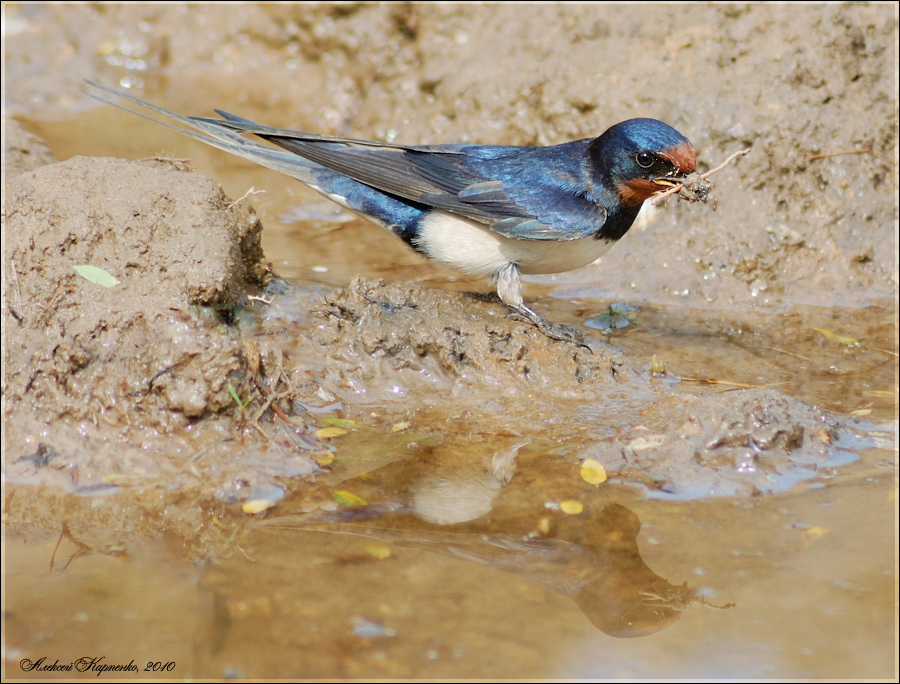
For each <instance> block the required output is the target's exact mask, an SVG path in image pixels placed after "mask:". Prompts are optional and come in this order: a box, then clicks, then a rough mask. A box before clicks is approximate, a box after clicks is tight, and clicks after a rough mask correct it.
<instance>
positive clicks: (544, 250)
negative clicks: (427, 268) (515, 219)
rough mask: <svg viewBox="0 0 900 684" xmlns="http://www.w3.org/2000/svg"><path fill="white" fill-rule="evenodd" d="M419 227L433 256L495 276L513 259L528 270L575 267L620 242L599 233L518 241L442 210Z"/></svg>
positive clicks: (471, 271) (419, 239)
mask: <svg viewBox="0 0 900 684" xmlns="http://www.w3.org/2000/svg"><path fill="white" fill-rule="evenodd" d="M419 228H420V230H419V236H418V237H417V238H416V245H417V246H418V247H419V248H420V249H421V250H422V251H424V252H425V253H426V254H427V255H428V256H429V257H430V258H431V259H434V260H435V261H439V262H441V263H442V264H447V265H448V266H453V267H454V268H457V269H459V270H460V271H463V272H464V273H468V274H470V275H475V276H491V275H493V274H494V273H496V272H497V271H498V269H500V268H501V267H503V266H505V265H506V264H510V263H512V264H517V265H518V267H519V270H520V271H521V272H522V273H535V274H541V273H561V272H563V271H574V270H575V269H576V268H581V267H582V266H587V265H588V264H590V263H593V262H594V261H596V260H597V259H599V258H600V257H601V256H602V255H603V253H604V252H606V250H608V249H609V248H610V247H611V246H612V245H613V243H614V242H615V241H614V240H603V239H601V240H597V239H595V238H593V237H588V238H581V239H580V240H569V241H567V242H558V241H555V240H514V239H512V238H508V237H504V236H502V235H499V234H497V233H494V232H493V231H491V229H490V228H488V227H487V226H485V225H484V224H482V223H478V222H477V221H471V220H469V219H465V218H462V217H460V216H456V215H455V214H450V213H446V212H440V211H436V212H434V213H432V214H431V215H430V216H428V218H426V219H425V220H424V221H422V223H420V224H419Z"/></svg>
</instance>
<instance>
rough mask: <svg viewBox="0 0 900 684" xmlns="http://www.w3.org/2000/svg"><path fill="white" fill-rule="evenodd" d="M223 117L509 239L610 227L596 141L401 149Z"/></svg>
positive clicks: (574, 235) (560, 236)
mask: <svg viewBox="0 0 900 684" xmlns="http://www.w3.org/2000/svg"><path fill="white" fill-rule="evenodd" d="M219 113H220V114H222V115H223V116H226V117H227V119H226V121H227V124H226V125H229V124H230V125H231V126H233V127H234V128H235V129H240V130H242V131H248V132H251V133H253V134H255V135H258V136H260V137H262V138H264V139H265V140H268V141H269V142H272V143H274V144H276V145H278V146H279V147H282V148H283V149H286V150H289V151H291V152H294V153H296V154H298V155H300V156H301V157H304V158H305V159H309V160H311V161H313V162H316V163H317V164H321V165H322V166H324V167H327V168H329V169H332V170H334V171H337V172H339V173H342V174H344V175H346V176H348V177H350V178H352V179H354V180H356V181H359V182H360V183H364V184H366V185H369V186H371V187H373V188H376V189H378V190H380V191H382V192H385V193H388V194H390V195H394V196H396V197H400V198H403V199H405V200H407V201H410V202H413V203H416V204H419V205H422V207H423V208H427V207H434V208H437V209H443V210H446V211H450V212H453V213H455V214H459V215H461V216H465V217H466V218H470V219H473V220H475V221H479V222H481V223H484V224H486V225H487V226H488V227H490V228H491V229H492V230H494V231H495V232H497V233H499V234H500V235H504V236H506V237H510V238H516V239H519V240H577V239H580V238H584V237H589V236H591V235H594V234H595V233H597V232H598V231H599V230H600V228H601V227H602V226H603V224H604V222H605V221H606V217H607V212H606V209H605V208H603V206H602V205H600V204H599V203H598V202H596V201H594V200H593V199H592V198H591V197H590V196H588V195H587V194H586V193H585V192H584V187H583V183H584V179H583V172H582V170H581V164H582V160H583V155H584V152H583V150H582V149H581V148H582V147H583V146H584V144H586V143H587V142H589V141H579V142H578V143H568V144H567V145H557V146H555V147H544V148H537V147H504V146H486V145H430V146H402V145H391V144H379V143H373V142H370V141H359V140H349V139H346V138H335V137H329V136H318V135H315V134H309V135H307V134H304V133H300V132H298V131H290V130H286V129H269V128H268V127H265V126H259V125H257V124H252V122H247V124H245V123H244V121H243V120H240V119H238V118H237V117H233V116H232V115H228V114H225V113H222V112H219ZM203 121H204V123H212V122H214V121H217V120H216V119H204V120H203ZM222 123H225V122H222ZM248 124H249V125H248ZM570 146H571V147H570Z"/></svg>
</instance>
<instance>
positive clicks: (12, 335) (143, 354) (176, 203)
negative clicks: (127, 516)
mask: <svg viewBox="0 0 900 684" xmlns="http://www.w3.org/2000/svg"><path fill="white" fill-rule="evenodd" d="M260 231H261V226H260V225H259V222H258V220H257V219H256V216H255V215H254V214H253V213H252V211H251V210H249V209H244V208H243V207H242V206H241V205H238V206H237V207H231V206H230V205H229V203H228V201H227V199H226V197H225V196H224V194H223V193H222V191H221V190H220V189H219V188H218V186H217V185H216V184H215V183H213V182H212V181H211V180H209V179H207V178H204V177H202V176H200V175H198V174H194V173H189V172H187V171H186V170H185V168H184V166H183V165H182V164H181V163H180V162H175V161H171V160H147V161H142V162H125V161H120V160H114V159H93V158H90V159H89V158H74V159H71V160H69V161H67V162H65V163H62V164H53V165H49V166H43V167H41V168H39V169H37V170H36V171H33V172H30V173H25V174H22V175H20V176H18V177H16V178H14V179H12V180H11V181H9V182H8V183H7V185H6V187H5V203H4V213H3V240H4V255H5V260H4V262H3V291H2V297H3V307H2V309H3V311H2V315H3V331H4V332H3V338H4V340H3V341H4V344H3V403H2V406H3V415H4V424H5V425H6V426H7V427H10V426H13V427H14V429H5V430H4V432H5V433H6V434H5V436H4V442H5V444H4V453H5V455H6V457H7V458H8V459H10V458H11V459H13V460H15V458H16V457H20V456H22V455H27V454H28V453H31V452H34V453H36V454H40V453H41V450H43V451H44V452H45V453H56V452H59V453H64V454H67V455H71V454H73V453H77V452H78V451H79V450H86V451H87V452H89V453H95V452H97V451H102V450H103V449H106V448H111V449H113V450H115V449H116V446H115V441H116V440H117V439H118V438H120V437H122V436H124V435H125V434H128V433H129V430H131V433H130V434H131V439H137V441H138V443H139V442H140V437H138V435H140V434H143V435H147V434H149V433H150V432H152V433H154V434H157V435H159V434H165V433H167V432H171V431H172V430H173V429H175V428H177V427H179V426H184V425H186V424H187V423H188V422H189V421H190V420H191V419H195V418H198V417H200V416H204V415H210V414H215V413H217V412H223V411H230V412H233V411H234V409H235V400H234V398H233V397H232V396H231V391H230V390H229V385H230V386H231V388H232V389H234V390H235V391H236V392H237V393H238V394H239V395H240V396H244V395H245V394H246V393H247V392H248V391H249V388H250V387H251V386H252V385H251V384H250V383H251V382H252V377H251V375H252V373H250V372H249V368H248V362H247V360H246V359H245V356H244V350H243V346H242V341H241V339H240V335H239V333H238V331H237V330H236V327H235V326H233V325H231V324H230V315H231V310H232V308H233V307H235V306H236V305H237V304H239V303H240V301H241V299H242V298H243V297H245V296H246V293H247V292H248V291H250V292H252V291H254V290H258V289H259V288H260V287H261V286H263V285H264V283H265V281H266V280H267V277H268V268H267V266H266V264H265V262H264V261H263V254H262V250H261V247H260ZM85 265H86V266H91V267H95V268H96V269H100V272H101V273H104V272H105V273H106V274H108V275H109V276H112V277H113V278H114V279H115V280H116V281H118V283H117V284H115V285H113V286H111V287H110V286H108V285H110V283H109V282H107V283H106V285H104V284H101V283H99V282H97V281H96V280H94V279H90V278H86V277H83V276H82V275H81V274H80V273H79V272H77V271H76V269H75V267H76V266H79V267H80V266H85ZM13 433H14V434H13ZM113 435H117V436H118V437H113ZM91 436H92V437H91ZM110 442H112V444H110ZM37 445H40V446H39V447H37V449H36V446H37ZM101 445H102V446H101ZM123 458H124V456H123ZM148 467H150V466H148ZM151 469H152V467H151Z"/></svg>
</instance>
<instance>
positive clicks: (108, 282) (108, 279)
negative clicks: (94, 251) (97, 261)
mask: <svg viewBox="0 0 900 684" xmlns="http://www.w3.org/2000/svg"><path fill="white" fill-rule="evenodd" d="M72 268H74V269H75V272H76V273H78V275H80V276H81V277H82V278H84V279H85V280H90V281H91V282H92V283H96V284H97V285H102V286H103V287H106V288H112V287H115V286H116V285H118V284H119V280H118V279H117V278H115V277H113V276H112V275H110V274H109V273H107V272H106V271H104V270H103V269H102V268H97V267H96V266H88V265H87V264H82V265H78V266H73V267H72Z"/></svg>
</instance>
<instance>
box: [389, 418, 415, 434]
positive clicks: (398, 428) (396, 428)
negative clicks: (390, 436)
mask: <svg viewBox="0 0 900 684" xmlns="http://www.w3.org/2000/svg"><path fill="white" fill-rule="evenodd" d="M410 425H412V423H410V422H409V421H408V420H402V421H400V422H399V423H394V425H393V426H391V432H403V431H404V430H408V429H409V426H410Z"/></svg>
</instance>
